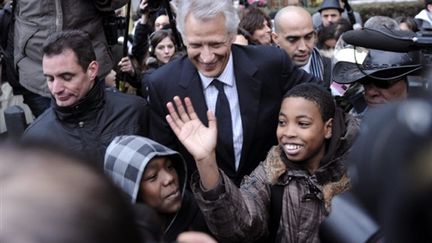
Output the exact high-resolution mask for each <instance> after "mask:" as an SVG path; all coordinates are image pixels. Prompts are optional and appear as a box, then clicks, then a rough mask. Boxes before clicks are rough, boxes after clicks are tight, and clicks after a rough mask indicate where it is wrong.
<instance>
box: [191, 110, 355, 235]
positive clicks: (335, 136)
mask: <svg viewBox="0 0 432 243" xmlns="http://www.w3.org/2000/svg"><path fill="white" fill-rule="evenodd" d="M358 127H359V122H358V120H357V119H355V118H353V117H351V116H349V115H344V114H343V113H342V112H341V111H340V110H338V112H337V113H336V116H335V118H334V120H333V129H332V138H331V139H330V140H329V141H328V143H327V150H326V154H325V155H324V158H323V159H322V160H321V164H320V167H319V168H318V170H317V171H316V172H315V173H314V174H312V175H311V174H309V173H308V172H307V171H306V170H304V169H302V168H301V166H299V165H298V164H296V163H294V162H292V161H289V160H288V159H287V158H286V156H285V154H284V153H283V152H282V150H281V148H280V147H279V146H274V147H273V148H272V149H271V150H270V151H269V153H268V155H267V158H266V159H265V161H263V162H262V163H261V164H260V165H259V166H258V167H257V168H256V169H255V170H254V171H253V172H252V174H251V175H250V176H246V177H245V178H244V180H243V182H242V185H241V187H240V189H239V188H238V187H236V186H235V185H234V184H233V183H232V182H231V181H230V179H229V178H228V177H227V176H226V175H225V174H224V173H223V172H222V171H220V172H221V175H222V180H221V183H220V184H219V186H217V187H216V188H215V189H213V190H210V191H206V192H205V191H203V190H202V188H201V186H200V183H199V178H198V176H197V175H198V174H194V177H193V178H192V190H193V192H194V194H195V197H196V198H197V202H198V205H199V206H200V208H201V210H202V212H203V213H204V217H205V219H206V220H207V224H208V226H209V228H210V230H211V231H212V232H213V233H214V234H215V236H216V238H217V239H218V240H220V241H221V242H253V241H256V240H258V239H261V238H262V237H264V236H266V235H268V232H269V229H268V226H269V225H270V224H269V218H270V213H269V212H270V205H271V202H270V198H271V195H270V193H271V187H272V186H273V185H283V186H284V189H283V190H284V193H283V197H282V213H281V216H280V222H279V227H278V230H277V234H276V242H305V243H306V242H308V243H309V242H319V236H318V230H319V225H320V223H321V222H322V221H323V220H324V218H325V217H326V216H327V215H328V213H329V211H330V206H331V204H330V203H331V199H332V198H333V197H334V196H335V195H336V194H339V193H341V192H343V191H345V190H347V189H348V188H349V185H350V184H349V179H348V177H347V175H346V169H345V165H344V162H345V159H346V156H347V153H348V151H349V148H350V147H351V145H352V143H353V141H354V138H355V135H356V134H357V131H358Z"/></svg>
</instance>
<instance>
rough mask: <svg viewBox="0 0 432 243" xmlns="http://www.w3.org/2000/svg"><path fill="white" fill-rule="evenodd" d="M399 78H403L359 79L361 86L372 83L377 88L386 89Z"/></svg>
mask: <svg viewBox="0 0 432 243" xmlns="http://www.w3.org/2000/svg"><path fill="white" fill-rule="evenodd" d="M401 80H403V79H393V80H377V79H365V80H362V81H360V83H361V84H362V85H363V86H365V85H371V84H373V85H374V86H375V87H377V88H380V89H388V88H390V87H391V86H393V85H394V84H395V83H397V82H399V81H401Z"/></svg>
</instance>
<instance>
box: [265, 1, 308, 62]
mask: <svg viewBox="0 0 432 243" xmlns="http://www.w3.org/2000/svg"><path fill="white" fill-rule="evenodd" d="M289 9H290V11H287V12H284V13H283V15H281V16H280V18H279V19H278V20H277V22H276V23H275V27H276V28H275V30H276V32H275V33H273V40H274V42H275V43H276V44H277V45H278V46H279V47H281V48H282V49H284V50H285V52H286V53H287V54H288V55H289V56H290V58H291V60H292V61H293V62H294V63H295V65H297V66H299V67H302V66H304V65H306V64H307V63H308V61H309V58H310V56H311V55H312V51H313V48H314V47H315V40H316V38H315V31H314V28H313V24H312V18H311V16H310V14H309V13H308V12H306V10H304V9H302V8H301V7H289Z"/></svg>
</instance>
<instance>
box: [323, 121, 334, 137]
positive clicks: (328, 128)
mask: <svg viewBox="0 0 432 243" xmlns="http://www.w3.org/2000/svg"><path fill="white" fill-rule="evenodd" d="M332 130H333V118H330V119H328V121H326V122H325V124H324V137H325V138H326V139H329V138H331V137H332Z"/></svg>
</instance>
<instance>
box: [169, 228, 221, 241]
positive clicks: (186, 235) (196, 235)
mask: <svg viewBox="0 0 432 243" xmlns="http://www.w3.org/2000/svg"><path fill="white" fill-rule="evenodd" d="M177 242H178V243H217V241H216V240H215V239H213V238H212V237H211V236H210V235H208V234H206V233H203V232H197V231H187V232H183V233H181V234H180V235H179V236H178V237H177Z"/></svg>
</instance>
